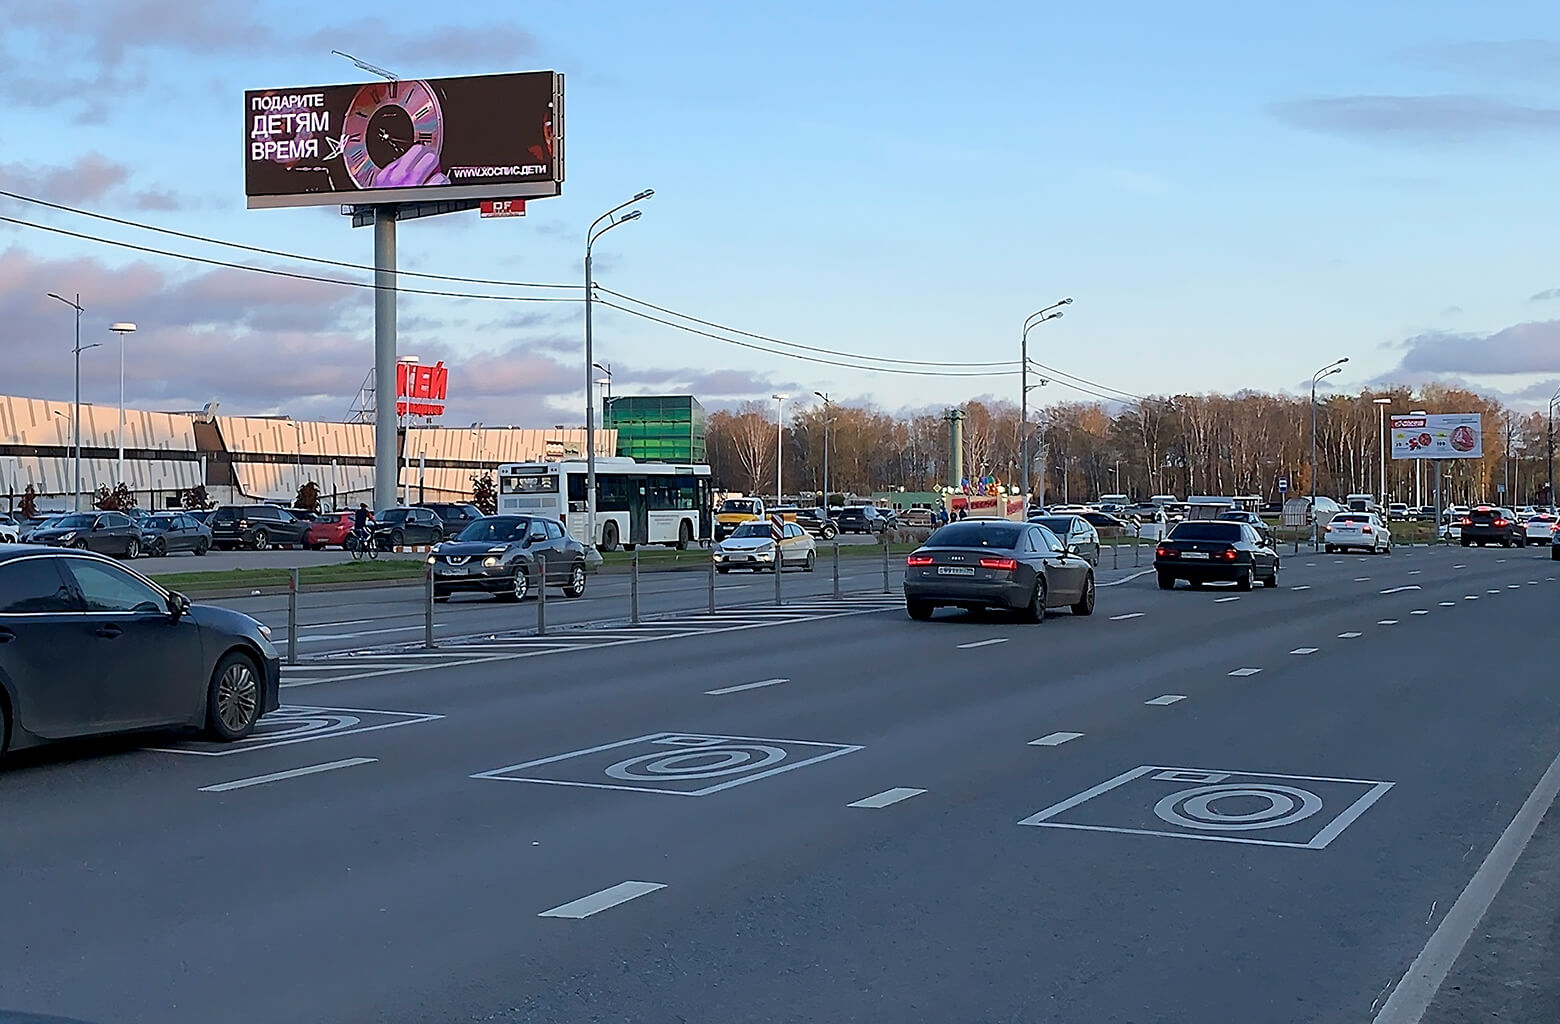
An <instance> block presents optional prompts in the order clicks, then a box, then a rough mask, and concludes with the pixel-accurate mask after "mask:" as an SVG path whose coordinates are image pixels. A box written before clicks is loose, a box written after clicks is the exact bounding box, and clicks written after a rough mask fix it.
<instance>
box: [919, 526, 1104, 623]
mask: <svg viewBox="0 0 1560 1024" xmlns="http://www.w3.org/2000/svg"><path fill="white" fill-rule="evenodd" d="M904 587H905V611H906V612H908V613H909V615H910V617H911V618H912V619H922V620H924V619H929V618H931V617H932V613H933V612H934V611H936V610H937V609H938V608H939V607H944V606H952V607H956V608H967V609H977V608H1011V609H1015V610H1021V611H1023V613H1024V614H1025V616H1026V617H1027V618H1028V619H1029V620H1030V621H1032V622H1039V621H1041V620H1042V619H1044V618H1045V613H1046V612H1047V611H1048V610H1049V609H1052V608H1064V607H1065V608H1071V609H1072V612H1073V614H1074V615H1093V614H1094V567H1093V566H1091V565H1090V564H1089V563H1088V560H1087V559H1085V558H1084V557H1083V556H1082V555H1080V554H1078V553H1077V552H1075V551H1072V550H1070V549H1068V547H1067V545H1065V544H1064V543H1062V541H1061V540H1059V539H1058V538H1057V536H1056V534H1054V533H1052V532H1051V531H1050V530H1047V529H1046V528H1045V527H1043V526H1040V525H1039V524H1036V523H1015V522H1010V521H1009V520H1006V519H965V520H961V521H959V522H957V523H949V524H948V525H947V526H944V527H942V528H941V529H939V530H937V531H936V532H935V533H933V534H932V535H931V536H930V537H928V538H927V539H926V543H925V544H922V545H921V546H920V547H919V548H917V549H916V550H915V551H914V553H912V554H911V555H910V557H909V558H907V559H905V584H904Z"/></svg>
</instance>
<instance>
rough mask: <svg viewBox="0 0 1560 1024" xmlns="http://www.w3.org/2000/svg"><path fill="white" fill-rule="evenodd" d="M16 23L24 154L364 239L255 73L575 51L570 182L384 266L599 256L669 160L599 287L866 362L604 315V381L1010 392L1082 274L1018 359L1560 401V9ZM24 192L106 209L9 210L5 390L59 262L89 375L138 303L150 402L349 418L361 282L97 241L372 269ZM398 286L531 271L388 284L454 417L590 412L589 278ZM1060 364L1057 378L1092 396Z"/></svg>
mask: <svg viewBox="0 0 1560 1024" xmlns="http://www.w3.org/2000/svg"><path fill="white" fill-rule="evenodd" d="M0 22H3V23H4V24H5V25H6V26H7V29H6V31H5V32H4V33H3V34H0V66H3V67H4V68H5V69H6V70H5V73H4V74H3V75H0V99H3V100H4V102H5V104H6V109H7V113H8V125H7V127H8V130H7V132H6V135H5V143H4V145H3V146H0V189H3V190H5V191H8V192H14V193H18V194H21V195H25V196H29V197H32V198H37V199H44V200H48V201H51V202H54V203H58V204H61V205H64V206H68V207H73V208H76V209H81V210H87V211H91V212H94V213H100V214H106V215H109V216H112V217H116V218H120V219H122V220H126V221H130V222H134V223H137V224H149V225H155V226H158V227H163V228H169V229H174V230H177V231H182V232H186V233H189V234H192V235H197V236H201V237H206V238H214V239H218V240H222V241H229V242H237V243H241V244H244V245H249V246H255V247H260V248H266V249H272V250H276V251H278V252H283V253H289V254H302V255H306V256H311V257H316V258H319V259H325V260H336V261H341V262H344V263H347V264H351V265H361V264H367V263H370V262H371V261H372V237H371V231H370V229H354V228H352V227H351V226H350V224H349V222H348V219H347V218H344V217H342V216H341V214H340V212H339V209H338V207H337V206H334V205H333V206H325V207H317V208H307V209H299V210H247V209H246V208H245V198H244V194H243V193H244V182H243V153H244V147H243V139H242V134H241V133H243V132H244V131H245V128H246V127H247V125H245V124H241V120H242V119H243V117H244V111H243V92H244V90H245V89H262V88H283V87H293V86H306V85H322V84H332V83H346V82H359V81H364V80H367V78H368V76H366V75H365V74H364V73H363V72H361V71H359V70H357V69H355V68H353V67H352V66H351V65H350V64H349V63H347V62H346V61H344V60H343V59H342V58H340V57H337V56H333V55H332V54H331V50H332V49H333V48H334V49H340V50H345V51H347V52H349V53H352V54H355V55H356V56H358V57H360V58H362V59H364V60H366V61H369V62H371V63H374V64H376V65H380V66H382V67H387V68H389V69H391V70H392V71H394V72H395V73H396V74H398V75H400V76H401V77H403V78H414V77H432V76H447V75H462V74H479V73H497V72H505V71H519V70H539V69H551V70H557V71H560V72H563V73H564V74H565V75H566V76H567V104H566V118H565V125H564V129H563V136H564V139H565V143H566V152H567V180H566V182H565V185H564V189H563V194H562V195H561V196H559V197H557V198H551V199H545V200H537V201H534V202H532V203H531V204H530V209H529V212H528V215H527V216H526V217H525V218H524V219H513V220H482V219H479V218H478V217H477V215H476V214H475V213H460V214H453V215H447V216H442V217H435V218H428V219H424V220H418V221H411V222H406V223H403V224H401V225H400V226H399V252H400V260H401V267H402V269H404V270H415V271H421V272H425V273H437V274H448V275H453V276H459V277H474V278H482V279H493V280H501V281H506V282H508V281H525V282H537V283H544V284H562V285H569V284H576V285H577V284H579V283H580V281H581V280H582V272H583V267H582V263H583V248H584V240H585V229H586V226H587V225H588V224H590V222H591V221H592V220H594V219H595V218H596V217H597V216H598V215H599V214H601V213H602V212H604V211H606V210H608V209H610V208H611V207H613V206H616V205H617V204H618V203H621V202H623V201H625V200H626V199H628V198H629V197H631V196H633V195H634V194H635V193H636V192H638V191H639V190H641V189H645V188H653V189H654V190H655V196H654V197H653V198H652V199H650V200H648V201H646V202H645V203H643V204H641V208H642V209H643V216H642V218H641V219H639V220H638V221H635V222H633V223H631V224H627V225H624V226H623V227H622V228H621V229H618V230H614V231H613V232H612V234H611V235H610V236H609V237H608V238H606V239H604V240H603V241H602V242H600V243H599V244H598V246H597V248H596V261H595V262H596V277H597V280H598V282H599V283H601V284H602V285H603V286H605V287H607V288H611V289H613V290H615V291H618V292H622V293H626V294H629V295H632V296H636V297H638V298H641V299H644V300H647V301H649V302H652V303H655V304H657V305H660V306H663V307H667V308H669V309H675V310H678V311H682V312H686V313H690V314H692V315H694V316H697V317H699V318H701V319H704V320H708V321H713V322H716V323H719V324H723V325H729V326H731V327H735V328H737V329H739V330H742V331H747V332H751V333H753V334H758V335H762V336H765V337H768V338H776V339H781V340H784V341H789V342H793V343H796V344H801V345H809V346H814V347H816V348H819V349H825V350H829V351H834V352H842V353H847V355H846V356H845V357H844V358H837V357H832V356H824V357H822V358H826V359H835V360H836V361H838V362H844V363H846V364H848V365H847V366H835V365H828V364H823V363H816V362H807V361H802V360H798V359H795V358H789V357H787V356H785V355H783V354H778V353H776V352H775V351H774V350H775V349H776V348H779V347H780V346H776V345H775V344H773V343H772V342H759V341H756V340H754V339H751V338H744V337H743V336H738V338H739V340H747V341H749V342H750V343H753V344H759V345H761V346H762V347H764V348H766V349H769V350H770V351H754V350H752V349H745V348H741V347H738V346H735V345H732V344H729V343H723V342H720V341H716V340H712V339H709V338H704V337H700V336H696V335H693V334H689V333H686V332H682V331H677V330H673V329H670V328H667V327H664V326H661V325H658V324H655V323H651V322H647V321H644V320H640V319H636V318H633V317H629V316H626V315H624V314H622V313H619V312H616V311H613V310H610V309H602V308H598V310H597V312H596V318H595V342H596V349H595V353H596V358H597V360H599V361H601V362H603V363H607V364H609V365H610V366H611V368H612V372H613V390H614V393H617V394H627V393H642V394H657V393H686V392H688V391H690V390H691V392H692V393H693V394H695V395H697V396H698V397H699V398H700V399H701V400H702V401H703V402H704V403H705V404H706V406H708V407H711V408H715V407H724V406H734V405H737V404H740V403H741V402H744V401H747V400H753V399H759V400H767V399H768V398H769V396H770V395H771V394H773V393H775V392H777V391H778V392H782V393H786V394H790V395H794V396H798V400H802V399H801V398H800V396H808V397H807V398H806V399H805V400H806V401H816V399H813V398H811V395H812V393H813V392H814V391H822V392H825V393H828V394H830V395H831V397H832V398H833V399H834V400H835V401H838V402H851V403H857V402H860V403H872V404H874V405H876V406H878V407H881V408H884V409H889V410H919V409H941V408H945V407H948V406H952V405H956V404H959V403H961V402H964V401H966V400H969V399H971V398H987V399H991V398H995V399H1007V400H1012V401H1017V399H1018V394H1019V381H1018V378H1017V376H1016V375H1015V374H1013V373H1010V372H1000V373H998V374H993V375H978V374H982V373H984V372H985V371H987V370H990V369H995V370H998V371H1009V370H1012V369H1013V364H1012V362H1011V361H1014V360H1016V359H1017V357H1018V349H1019V336H1020V328H1021V325H1022V323H1023V321H1024V319H1025V317H1026V316H1027V315H1028V314H1030V313H1031V312H1033V311H1034V310H1036V309H1039V308H1041V307H1043V306H1047V305H1050V304H1051V303H1053V302H1055V301H1057V300H1058V299H1061V298H1063V297H1070V298H1072V299H1073V303H1072V304H1071V305H1069V306H1067V307H1066V309H1065V316H1064V317H1063V318H1061V319H1058V320H1054V321H1051V322H1048V323H1046V324H1044V325H1042V326H1041V327H1039V328H1037V329H1036V330H1035V331H1033V332H1031V333H1030V335H1029V341H1030V352H1031V357H1032V358H1034V359H1037V360H1039V361H1040V362H1042V363H1044V364H1046V365H1048V366H1051V367H1055V368H1057V369H1058V370H1062V371H1065V372H1066V373H1068V374H1071V375H1074V377H1075V378H1079V379H1082V380H1084V381H1088V382H1092V383H1093V384H1094V385H1096V386H1099V385H1102V386H1103V388H1102V389H1098V388H1097V390H1102V393H1105V394H1126V395H1141V394H1167V393H1175V392H1196V393H1200V392H1213V391H1222V392H1230V391H1237V390H1241V389H1248V388H1249V389H1257V390H1272V391H1284V390H1287V391H1296V390H1298V389H1300V388H1301V387H1304V386H1308V382H1309V380H1310V377H1311V374H1312V373H1313V371H1314V370H1316V369H1317V368H1318V367H1321V366H1323V365H1324V364H1326V363H1329V362H1331V361H1332V360H1334V359H1337V358H1340V357H1344V356H1347V357H1348V358H1349V363H1348V365H1347V367H1346V372H1345V373H1343V374H1340V375H1338V376H1335V377H1333V378H1331V382H1332V383H1333V384H1335V385H1336V387H1338V388H1339V389H1341V390H1345V391H1351V390H1358V389H1360V388H1363V387H1371V386H1380V385H1386V384H1409V385H1412V384H1417V383H1421V382H1425V381H1430V380H1438V381H1443V382H1446V383H1455V384H1464V385H1468V386H1473V387H1476V388H1478V389H1479V390H1481V391H1484V392H1486V393H1489V394H1492V395H1496V396H1498V397H1501V398H1503V399H1505V400H1507V401H1508V402H1511V403H1512V404H1513V405H1514V406H1515V407H1517V408H1519V409H1532V408H1540V409H1541V408H1544V407H1545V406H1546V405H1547V402H1548V400H1549V397H1550V396H1551V395H1552V394H1554V393H1555V392H1556V391H1557V389H1560V265H1556V261H1555V260H1554V259H1553V253H1554V251H1555V245H1554V237H1555V233H1556V232H1555V225H1554V220H1555V216H1554V213H1553V212H1552V207H1553V200H1552V198H1551V195H1550V193H1551V191H1552V190H1553V173H1552V167H1553V161H1554V157H1555V155H1556V149H1557V146H1560V30H1557V29H1556V28H1555V24H1556V23H1555V21H1554V18H1553V16H1552V8H1551V6H1550V5H1548V4H1540V3H1536V2H1534V3H1527V2H1511V3H1503V4H1499V5H1470V4H1467V3H1460V2H1419V3H1412V4H1410V3H1399V2H1378V3H1372V4H1358V3H1355V2H1330V0H1329V2H1319V3H1313V4H1307V5H1301V6H1300V7H1277V6H1273V5H1261V4H1258V5H1253V4H1249V3H1226V2H1213V0H1210V2H1204V3H1199V4H1192V5H1165V4H1162V3H1149V2H1137V0H1130V2H1123V3H1118V4H1110V5H1093V4H1075V5H1054V4H1037V3H1032V2H1031V3H986V4H978V5H954V4H948V3H929V2H915V0H898V2H893V3H887V2H875V0H868V2H856V3H851V4H838V3H824V2H811V0H798V2H794V3H790V4H785V5H773V4H765V5H760V4H730V3H705V2H684V0H673V2H671V3H668V4H663V5H644V4H630V3H626V2H619V0H602V2H600V3H596V4H590V5H580V4H547V5H536V4H531V5H514V4H505V3H498V2H487V0H468V2H465V3H461V4H459V5H445V6H442V7H441V6H438V5H434V6H430V5H427V4H424V3H419V4H412V3H403V2H398V0H389V2H382V3H379V4H377V5H374V6H372V7H368V6H358V5H354V6H353V7H352V8H350V10H346V9H342V8H340V7H337V6H336V5H329V4H323V5H322V4H318V3H314V4H309V3H301V2H288V0H269V2H259V3H252V4H246V5H232V6H230V5H213V4H210V3H208V2H204V0H52V2H50V3H48V4H39V3H35V2H32V0H0ZM493 120H494V130H495V131H502V130H504V129H503V112H502V111H494V112H493ZM0 217H10V218H15V219H19V220H23V221H28V222H30V223H31V224H34V225H42V226H45V227H52V228H57V229H63V230H66V231H71V232H75V233H77V234H79V235H84V236H88V237H85V238H74V237H69V236H66V235H61V234H58V233H51V232H48V231H45V230H42V229H41V228H39V227H23V226H18V225H14V224H10V223H3V222H0V352H3V353H4V358H5V366H6V369H7V371H8V373H7V383H6V385H5V390H6V391H7V392H9V393H13V394H24V395H30V396H36V397H56V398H62V397H68V395H69V394H70V389H71V387H72V379H71V365H72V364H71V331H72V329H73V327H72V317H73V315H74V314H73V311H72V310H70V309H68V308H67V307H65V306H63V305H61V304H59V303H57V302H54V301H53V300H50V299H48V298H47V297H46V293H48V292H51V291H53V292H59V293H62V294H67V295H74V294H76V293H77V292H79V293H80V294H81V303H82V305H83V307H84V308H85V309H86V312H85V314H84V315H83V318H82V330H83V343H84V344H90V343H93V342H101V343H102V345H103V347H102V348H100V349H95V350H92V351H89V352H86V353H84V354H83V355H82V379H83V385H82V387H83V396H84V398H85V399H86V400H88V401H93V402H99V403H104V404H112V403H114V402H116V401H117V398H118V369H119V367H118V359H117V355H118V353H117V345H118V344H119V342H118V339H116V338H115V337H114V336H113V335H111V334H110V333H109V332H108V329H107V328H108V324H109V323H110V322H112V321H117V320H130V321H134V322H136V323H137V324H138V328H139V329H138V331H137V333H136V334H135V335H134V336H133V337H132V338H131V340H130V341H128V342H127V343H126V345H127V352H128V367H127V372H126V376H127V380H126V391H127V401H128V403H129V404H130V405H132V406H137V407H147V408H159V409H193V408H199V407H200V406H201V405H203V404H204V403H206V402H208V401H213V400H216V401H219V402H220V403H221V404H222V411H223V412H224V413H232V414H268V413H277V414H287V415H293V416H298V417H316V416H317V417H325V418H341V417H343V416H344V415H345V414H346V413H347V411H348V409H349V407H350V406H351V405H352V403H353V401H354V399H355V397H356V395H357V391H358V387H359V385H360V384H361V383H362V381H363V378H364V377H365V376H366V375H367V373H368V372H369V369H370V367H371V365H372V358H373V315H372V294H371V292H370V291H368V290H366V289H363V288H359V287H349V286H343V285H337V284H330V283H322V282H319V281H309V280H298V279H294V278H287V277H279V276H273V275H266V274H260V273H253V272H248V271H243V270H236V269H227V268H222V267H214V266H210V265H204V264H200V263H196V262H192V261H190V260H186V259H176V258H168V257H164V256H158V255H153V254H148V253H144V252H136V251H133V250H129V249H125V248H120V247H115V246H111V245H108V244H105V243H104V242H103V241H100V239H110V240H114V241H120V242H128V243H131V244H134V245H140V246H145V247H148V248H155V249H164V250H169V251H175V252H178V253H181V254H184V255H186V256H199V257H203V258H207V259H212V260H222V261H228V262H234V263H242V264H248V265H252V266H260V267H267V268H271V269H278V270H286V271H288V272H292V273H300V274H304V275H315V276H323V277H332V278H338V279H345V280H355V281H359V282H361V281H363V280H365V279H366V278H365V275H364V274H362V273H361V272H359V271H355V270H352V269H343V268H339V267H327V266H322V265H319V264H306V263H300V262H297V261H294V260H288V259H283V258H280V257H275V256H265V255H258V254H255V253H252V252H244V251H239V250H234V249H230V248H222V247H219V246H213V245H210V244H205V243H201V242H196V241H191V240H187V239H179V238H170V237H167V236H161V235H157V234H152V233H148V232H146V231H144V230H140V229H137V228H135V227H133V226H129V225H120V224H111V223H106V222H103V221H99V220H93V219H88V218H83V217H81V216H78V215H74V214H70V213H66V212H62V211H57V210H51V209H48V208H45V207H40V206H37V205H33V204H27V203H21V202H17V201H13V200H10V199H6V198H3V197H0ZM402 284H403V286H404V287H409V288H418V287H420V288H426V289H429V290H454V291H463V292H467V293H470V294H482V295H505V296H509V297H510V300H498V299H491V298H483V299H470V298H450V297H439V296H427V295H413V294H403V295H402V296H400V301H399V319H400V328H401V330H400V333H401V344H400V351H401V352H402V353H403V354H414V355H417V356H418V357H419V358H421V359H422V360H423V361H424V362H431V361H433V360H435V359H443V360H445V362H446V363H447V364H448V365H449V367H450V375H449V409H448V413H447V415H446V417H445V420H444V422H446V423H452V424H453V423H459V424H461V425H464V424H465V423H467V422H472V421H482V422H484V423H486V424H489V425H499V424H516V425H524V426H543V425H551V424H570V425H573V424H578V423H580V422H582V420H583V404H584V397H583V392H584V388H585V383H584V382H585V371H584V367H583V361H582V354H583V312H582V309H581V304H580V303H579V302H578V301H565V302H531V301H512V300H513V299H514V298H516V297H519V296H532V297H536V296H549V297H553V298H558V297H564V298H568V297H571V296H572V297H574V298H575V299H577V298H578V296H579V295H580V290H579V289H577V288H576V289H573V290H570V289H567V288H562V289H544V290H538V289H515V288H501V287H494V286H472V285H459V284H450V283H447V282H436V281H428V280H417V279H413V278H404V279H403V281H402ZM715 333H719V332H715ZM790 351H792V352H798V351H800V350H796V349H791V350H790ZM858 355H864V356H870V357H875V358H876V359H877V360H879V361H881V360H884V359H897V360H903V361H905V362H903V363H899V364H885V363H881V362H879V364H878V368H877V369H864V368H861V361H860V360H859V359H857V358H855V357H856V356H858ZM916 362H919V363H928V364H936V365H931V366H921V367H916V366H913V365H911V364H912V363H916ZM982 363H987V364H990V363H1007V364H1008V365H1006V366H1001V367H985V366H979V365H976V364H982ZM888 368H895V369H900V370H918V371H919V372H918V373H915V374H908V373H889V372H885V370H886V369H888ZM1050 376H1053V378H1054V382H1053V383H1052V385H1051V386H1048V387H1045V388H1044V389H1041V390H1037V391H1035V392H1033V393H1032V400H1033V401H1035V402H1037V403H1040V404H1046V403H1050V402H1055V401H1066V400H1079V399H1083V400H1089V399H1091V398H1092V397H1093V396H1092V395H1090V394H1088V393H1087V392H1084V391H1076V390H1069V389H1068V388H1066V387H1064V386H1062V385H1061V383H1060V381H1061V379H1062V378H1060V377H1056V376H1055V375H1050Z"/></svg>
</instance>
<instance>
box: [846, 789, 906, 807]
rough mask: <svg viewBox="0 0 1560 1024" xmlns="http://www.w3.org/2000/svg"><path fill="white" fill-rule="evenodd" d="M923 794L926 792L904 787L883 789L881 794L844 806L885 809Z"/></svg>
mask: <svg viewBox="0 0 1560 1024" xmlns="http://www.w3.org/2000/svg"><path fill="white" fill-rule="evenodd" d="M925 792H926V790H924V789H908V788H906V787H904V786H900V787H897V788H895V789H885V790H883V792H881V793H878V794H876V795H874V796H869V797H863V798H862V799H860V800H857V801H856V802H855V803H853V804H846V805H845V806H846V807H869V808H872V809H874V810H876V809H877V808H879V807H887V806H888V805H889V804H897V803H898V802H899V801H901V800H908V799H910V798H911V797H913V796H920V795H921V794H922V793H925Z"/></svg>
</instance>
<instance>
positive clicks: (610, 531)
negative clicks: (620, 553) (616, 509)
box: [601, 519, 618, 551]
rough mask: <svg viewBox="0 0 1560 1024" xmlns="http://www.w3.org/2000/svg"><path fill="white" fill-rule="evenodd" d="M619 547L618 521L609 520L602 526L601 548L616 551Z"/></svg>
mask: <svg viewBox="0 0 1560 1024" xmlns="http://www.w3.org/2000/svg"><path fill="white" fill-rule="evenodd" d="M617 549H618V531H617V523H614V522H613V521H612V520H610V519H609V520H607V522H606V524H605V525H603V526H602V528H601V550H603V551H616V550H617Z"/></svg>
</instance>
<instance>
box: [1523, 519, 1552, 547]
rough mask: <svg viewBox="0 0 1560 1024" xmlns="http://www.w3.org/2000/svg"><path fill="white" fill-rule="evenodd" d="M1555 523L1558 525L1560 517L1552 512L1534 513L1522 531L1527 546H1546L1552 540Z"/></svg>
mask: <svg viewBox="0 0 1560 1024" xmlns="http://www.w3.org/2000/svg"><path fill="white" fill-rule="evenodd" d="M1556 523H1560V516H1556V515H1555V514H1554V513H1553V512H1534V513H1533V517H1532V518H1531V519H1529V520H1528V521H1527V522H1526V523H1524V524H1523V526H1522V530H1523V532H1524V533H1525V534H1526V535H1527V542H1528V543H1529V544H1548V543H1549V542H1550V541H1551V540H1552V539H1553V538H1554V535H1555V529H1556V526H1555V524H1556Z"/></svg>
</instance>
